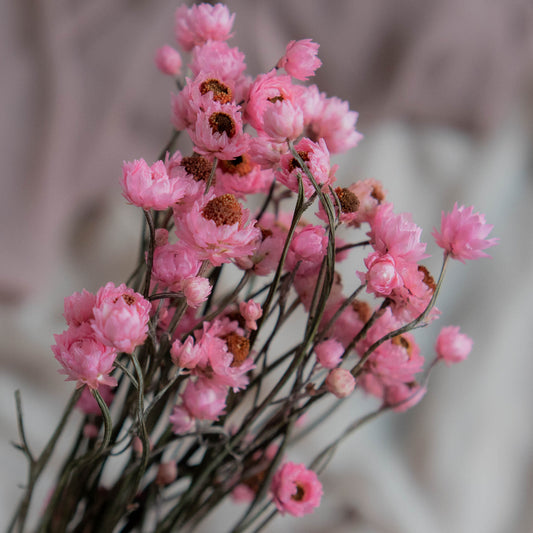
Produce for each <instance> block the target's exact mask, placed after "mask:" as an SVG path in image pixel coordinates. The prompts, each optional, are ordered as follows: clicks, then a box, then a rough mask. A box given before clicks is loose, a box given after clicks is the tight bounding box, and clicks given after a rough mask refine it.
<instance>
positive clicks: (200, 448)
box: [11, 4, 496, 533]
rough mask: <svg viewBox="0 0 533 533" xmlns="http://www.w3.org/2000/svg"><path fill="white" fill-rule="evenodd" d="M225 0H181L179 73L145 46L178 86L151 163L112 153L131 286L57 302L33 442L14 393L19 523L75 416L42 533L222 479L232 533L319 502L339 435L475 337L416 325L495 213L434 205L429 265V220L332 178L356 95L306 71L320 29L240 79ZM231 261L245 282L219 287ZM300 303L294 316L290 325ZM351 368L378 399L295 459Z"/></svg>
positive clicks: (155, 514) (190, 524) (212, 491)
mask: <svg viewBox="0 0 533 533" xmlns="http://www.w3.org/2000/svg"><path fill="white" fill-rule="evenodd" d="M234 18H235V15H234V14H231V13H230V12H229V10H228V9H227V8H226V7H225V6H223V5H221V4H216V5H210V4H201V5H195V6H193V7H191V8H188V7H186V6H181V7H180V8H178V10H177V12H176V23H175V33H176V39H177V42H178V44H179V45H180V46H181V48H182V51H183V52H184V53H187V54H188V63H187V68H188V70H187V73H188V77H186V78H184V79H182V78H181V74H182V68H183V63H184V61H183V60H182V55H181V54H180V53H179V52H178V51H177V50H175V49H173V48H172V47H170V46H164V47H162V48H161V49H159V50H158V51H157V54H156V57H155V61H156V65H157V66H158V68H159V69H160V71H161V72H163V73H164V74H167V75H169V76H172V77H173V78H175V80H176V82H177V85H178V92H177V93H176V94H175V95H174V96H173V98H172V109H171V119H172V123H173V125H174V127H175V132H174V134H173V136H172V139H171V141H170V143H169V144H168V145H167V147H166V148H165V149H164V150H163V152H162V155H161V157H160V158H159V159H158V160H157V161H156V162H155V163H153V164H152V165H149V164H148V163H146V161H145V160H144V159H139V160H136V161H132V162H125V163H124V165H123V169H122V179H121V185H122V191H123V195H124V197H125V198H126V199H127V201H128V202H129V203H131V204H133V205H135V206H138V207H140V208H141V209H142V210H143V214H144V217H145V218H144V224H145V226H144V229H145V231H144V233H143V240H142V249H141V255H140V261H139V264H138V265H137V267H136V268H135V270H134V272H133V274H132V276H131V277H130V279H129V280H128V282H127V283H126V284H120V285H118V286H116V285H115V284H114V283H111V282H109V283H107V284H106V285H104V286H103V287H102V288H101V289H99V290H98V291H97V293H96V294H92V293H90V292H88V291H86V290H83V291H82V292H80V293H74V294H73V295H71V296H69V297H68V298H66V299H65V311H64V317H65V320H66V324H67V329H66V330H65V331H64V332H63V333H61V334H58V335H56V336H55V345H54V346H52V351H53V353H54V355H55V357H56V359H57V361H58V362H59V364H60V365H61V370H60V372H61V373H63V374H65V375H66V376H67V379H68V380H72V381H74V382H76V390H75V392H74V393H73V396H72V398H71V400H70V402H69V404H68V406H67V408H66V410H65V412H64V415H63V417H62V419H61V421H60V423H59V425H58V427H57V429H56V431H55V432H54V433H53V435H52V437H51V439H50V441H49V443H48V445H47V447H46V448H45V450H44V451H43V452H42V453H41V455H39V456H38V457H34V456H33V455H32V453H31V452H30V447H29V446H28V444H27V440H26V436H25V431H24V427H23V423H22V411H21V405H20V397H19V396H18V395H17V407H18V413H19V422H20V424H19V425H20V433H21V436H20V437H21V439H20V448H21V450H22V451H23V452H24V453H25V454H26V456H27V458H28V460H29V478H28V485H27V486H26V489H25V494H24V496H23V499H22V501H21V504H20V506H19V507H18V509H17V510H16V513H15V516H14V518H13V521H12V524H11V530H18V531H23V530H24V527H25V523H26V517H27V514H28V509H29V507H30V503H31V498H32V492H33V488H34V486H35V483H36V482H37V479H38V478H39V476H40V474H41V472H42V470H43V468H44V466H45V465H46V464H47V462H48V460H49V458H50V455H51V453H52V450H53V449H54V446H55V444H56V442H57V439H58V437H59V435H60V434H61V432H62V430H63V428H64V426H65V424H66V423H67V419H68V417H69V414H70V412H71V411H72V409H73V408H74V407H77V408H78V409H80V410H81V411H82V412H83V415H84V418H83V424H82V426H81V428H80V430H79V435H78V438H77V439H76V441H75V442H74V444H73V447H72V451H71V453H70V454H69V456H68V457H66V458H65V460H64V464H63V466H62V468H61V470H60V472H59V473H58V477H57V483H56V485H55V486H54V487H53V488H52V489H51V492H50V497H49V501H48V503H47V504H46V506H45V507H44V511H43V512H42V515H41V516H40V518H39V531H53V532H61V531H76V532H85V531H103V532H107V531H123V532H126V531H146V530H149V531H155V532H157V533H167V532H170V531H187V530H192V529H194V527H195V526H196V525H197V524H198V523H199V522H200V521H201V520H202V519H203V518H204V517H205V516H206V515H207V514H208V513H209V512H211V511H213V510H214V509H215V508H216V507H217V505H218V504H219V503H220V502H222V501H223V500H224V499H225V498H227V497H228V496H232V497H233V499H234V500H235V502H237V503H236V505H237V504H240V505H243V506H244V508H243V510H242V513H241V514H240V515H239V514H238V513H237V515H236V517H237V518H236V521H235V524H229V525H228V530H231V531H234V532H240V531H245V530H250V529H254V530H257V529H260V528H261V527H263V526H264V525H266V524H267V523H268V521H269V520H270V519H272V517H273V516H274V515H275V514H276V513H277V512H279V513H281V514H285V513H288V514H290V515H293V516H302V515H304V514H307V513H310V512H313V511H314V509H315V508H316V507H318V506H319V505H320V501H321V498H322V495H323V490H322V485H321V483H320V481H319V476H318V475H319V474H320V472H321V471H322V469H323V468H324V467H325V465H326V463H327V461H328V459H329V457H330V456H331V452H332V451H334V449H335V448H336V447H337V445H338V444H339V442H340V441H341V440H343V439H345V438H346V436H348V435H349V434H350V433H352V432H353V431H355V430H356V429H357V428H358V427H360V426H361V425H362V423H364V422H366V421H368V420H370V419H372V418H374V417H375V416H377V415H378V414H381V413H383V412H385V411H388V410H394V411H403V410H406V409H408V408H409V407H411V406H413V405H415V404H416V403H417V402H418V401H419V400H420V399H421V398H422V397H423V395H424V393H425V391H426V378H427V375H428V372H429V370H430V369H431V368H433V367H434V365H435V363H437V362H438V361H439V360H443V361H444V362H445V363H447V364H451V363H455V362H458V361H461V360H463V359H464V358H465V357H466V356H467V355H468V353H469V351H470V350H471V347H472V341H471V340H470V339H469V338H468V337H467V336H466V335H464V334H462V333H459V328H458V327H454V326H449V327H445V328H443V330H442V332H441V334H440V335H439V337H438V340H437V343H436V356H435V359H434V360H433V362H432V363H430V364H429V365H425V359H424V357H423V355H422V354H421V353H420V349H419V347H418V345H417V343H416V341H415V338H414V336H413V334H412V333H411V331H412V330H415V329H416V328H419V327H421V326H424V325H426V324H428V323H430V322H433V321H434V320H436V319H437V318H438V315H439V312H438V310H437V308H436V307H435V301H436V298H437V295H438V293H439V290H440V288H441V284H442V281H443V276H444V271H445V267H446V264H447V262H448V260H449V259H450V258H451V259H457V260H459V261H463V262H464V261H466V260H469V259H477V258H479V257H483V256H485V255H486V254H485V252H484V250H485V249H486V248H488V247H490V246H492V245H494V244H495V243H496V239H487V236H488V234H489V232H490V230H491V229H492V226H490V225H488V224H486V222H485V219H484V217H483V215H480V214H478V213H474V212H473V208H471V207H469V208H466V207H463V206H461V207H458V206H457V204H456V205H455V206H454V208H453V210H452V212H451V213H449V214H443V215H442V223H441V228H440V230H435V231H434V233H433V235H434V237H435V241H436V244H437V245H438V246H440V247H441V248H442V249H443V250H444V254H443V257H444V260H443V266H442V270H441V273H440V275H439V276H438V278H437V281H435V280H434V279H433V277H432V275H431V274H430V273H429V271H428V269H427V268H426V267H424V266H423V265H422V264H421V261H423V260H424V259H425V258H427V257H428V256H427V254H426V244H425V243H423V242H421V240H420V238H421V232H422V230H421V229H420V228H419V227H418V226H417V225H416V224H415V223H414V222H413V221H412V219H411V215H409V214H405V213H403V214H396V213H395V212H394V207H393V204H392V203H391V202H390V201H389V200H388V199H387V197H386V194H385V192H384V190H383V187H382V186H381V184H380V183H379V182H378V181H376V180H373V179H366V180H362V181H356V182H355V183H353V184H352V185H350V186H349V187H338V186H335V181H336V178H335V173H336V170H337V167H336V165H333V164H331V161H330V154H338V153H342V152H345V151H346V150H348V149H350V148H353V147H355V146H356V145H357V144H358V142H359V140H360V139H361V137H362V136H361V135H360V134H359V133H358V132H357V131H356V129H355V126H356V121H357V113H355V112H354V111H350V109H349V106H348V103H347V102H344V101H341V100H339V99H338V98H335V97H329V96H327V95H326V94H324V93H321V92H320V91H319V89H318V88H317V87H316V86H315V85H305V84H303V83H300V82H299V81H297V80H300V81H302V82H303V81H305V80H307V79H308V78H310V77H312V76H313V75H314V73H315V71H316V69H317V68H319V67H320V65H321V61H320V60H319V59H318V56H317V52H318V44H316V43H314V42H312V41H311V40H310V39H305V40H301V41H291V42H290V43H289V44H288V45H287V48H286V52H285V55H284V56H283V57H282V58H281V59H279V61H278V62H277V64H276V67H275V68H273V69H272V70H271V71H269V72H267V73H264V74H260V75H258V76H256V77H255V78H252V77H250V76H249V75H247V74H245V71H246V65H245V63H244V59H245V56H244V54H243V53H242V52H241V51H240V50H238V49H237V48H231V47H230V46H229V45H228V43H227V41H228V40H229V39H230V37H231V36H232V27H233V22H234ZM283 71H284V72H283ZM179 135H181V136H184V137H187V138H188V140H189V142H190V143H192V146H193V149H192V150H191V152H190V153H188V154H187V155H184V154H182V153H181V152H180V151H176V150H175V146H176V142H177V141H178V136H179ZM182 138H183V137H182ZM251 195H254V197H255V199H256V200H257V198H258V197H259V198H262V199H261V202H260V203H257V202H256V203H257V205H260V207H259V208H258V209H254V210H252V208H251V207H249V208H246V207H245V206H246V202H247V200H248V199H249V197H250V196H251ZM258 195H261V196H258ZM287 206H289V207H287ZM304 214H305V215H306V216H307V217H308V218H307V219H304ZM309 219H312V220H314V222H310V221H309ZM337 232H342V235H343V238H340V237H339V236H338V235H337ZM352 254H359V256H360V258H361V259H363V260H364V267H365V268H364V270H362V271H359V272H356V271H355V268H354V271H353V278H354V280H355V281H356V283H357V288H356V289H355V290H354V291H353V292H352V293H351V294H349V295H346V294H345V293H344V291H343V285H342V282H341V279H340V276H339V274H338V273H337V272H336V265H337V263H338V262H341V261H348V260H350V259H352V258H353V256H352ZM231 272H233V277H234V278H235V279H237V277H236V276H235V274H236V273H239V275H238V277H240V280H239V281H237V282H236V283H235V286H234V287H233V288H232V289H231V290H229V291H227V292H224V291H223V290H222V289H221V285H222V283H221V281H220V280H221V279H222V274H224V275H225V276H227V274H228V273H231ZM298 312H300V313H302V312H303V313H305V327H304V328H303V330H302V331H298V330H295V329H294V327H293V326H291V324H292V323H293V321H294V317H295V314H296V313H298ZM287 331H289V332H290V335H287V334H286V333H284V332H287ZM280 335H285V337H284V339H285V342H284V343H279V342H276V341H277V339H278V338H279V336H280ZM288 337H290V339H291V342H293V344H292V345H286V344H287V340H286V339H287V338H288ZM280 345H281V346H282V349H280V347H279V346H280ZM356 386H357V388H358V389H362V391H364V392H365V393H367V394H370V395H372V396H375V397H376V398H378V399H379V407H378V409H377V410H376V411H374V412H373V413H370V414H369V415H367V416H365V417H364V418H363V419H358V420H349V421H348V426H347V427H346V429H345V430H344V431H343V432H342V433H341V434H340V435H339V436H337V437H336V438H335V439H333V440H332V443H331V445H330V446H329V447H328V448H326V449H325V450H322V451H321V452H320V453H319V454H317V456H316V458H315V459H314V460H313V461H312V462H311V464H310V465H308V466H306V465H304V464H296V463H294V462H291V461H290V460H288V459H289V457H290V455H291V448H290V446H291V444H292V443H293V441H294V440H296V439H300V438H302V437H304V436H305V435H306V434H307V433H310V432H311V431H312V430H313V429H314V428H315V427H316V426H317V425H318V424H319V423H320V422H321V420H323V419H324V418H325V417H327V416H328V413H330V412H331V410H332V409H335V408H336V407H337V406H338V405H339V404H340V402H342V401H344V399H345V398H347V397H349V396H351V395H352V393H353V391H354V388H355V387H356ZM352 400H354V396H352V397H351V398H349V399H348V400H346V401H352ZM324 405H325V406H327V410H324V408H323V406H324ZM315 413H316V414H315ZM304 414H308V416H307V419H308V422H307V426H306V425H302V423H301V422H298V421H299V420H300V419H301V417H302V415H304Z"/></svg>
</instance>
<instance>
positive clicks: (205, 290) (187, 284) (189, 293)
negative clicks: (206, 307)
mask: <svg viewBox="0 0 533 533" xmlns="http://www.w3.org/2000/svg"><path fill="white" fill-rule="evenodd" d="M181 288H182V291H183V295H184V296H185V298H186V299H187V305H189V306H190V307H198V306H199V305H200V304H201V303H203V302H205V301H206V300H207V298H208V297H209V295H210V294H211V284H210V283H209V280H208V279H207V278H204V277H202V276H198V277H193V278H187V279H185V280H183V282H182V283H181Z"/></svg>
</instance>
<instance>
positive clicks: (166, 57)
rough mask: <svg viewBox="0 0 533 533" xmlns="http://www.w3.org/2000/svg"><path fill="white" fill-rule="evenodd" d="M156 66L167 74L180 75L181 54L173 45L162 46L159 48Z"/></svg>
mask: <svg viewBox="0 0 533 533" xmlns="http://www.w3.org/2000/svg"><path fill="white" fill-rule="evenodd" d="M154 61H155V64H156V67H157V68H158V69H159V70H160V71H161V72H162V73H163V74H166V75H167V76H178V75H179V74H180V72H181V65H182V60H181V55H180V53H179V52H178V51H177V50H176V49H175V48H172V46H168V45H167V44H166V45H165V46H162V47H161V48H158V49H157V52H156V54H155V58H154Z"/></svg>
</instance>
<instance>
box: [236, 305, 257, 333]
mask: <svg viewBox="0 0 533 533" xmlns="http://www.w3.org/2000/svg"><path fill="white" fill-rule="evenodd" d="M239 311H240V312H241V315H242V317H243V318H244V320H246V327H247V328H248V329H252V330H256V329H257V322H256V321H257V320H259V319H260V318H261V317H262V316H263V310H262V309H261V306H260V305H259V304H258V303H257V302H255V301H254V300H248V301H247V302H241V303H240V304H239Z"/></svg>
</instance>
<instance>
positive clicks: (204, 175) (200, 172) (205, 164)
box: [180, 154, 213, 181]
mask: <svg viewBox="0 0 533 533" xmlns="http://www.w3.org/2000/svg"><path fill="white" fill-rule="evenodd" d="M180 165H181V166H182V167H183V168H184V169H185V171H186V172H187V174H190V175H191V176H192V177H193V178H194V179H195V181H207V180H208V179H209V175H210V174H211V168H212V166H213V164H212V163H210V162H209V161H208V160H207V159H206V158H205V157H202V156H201V155H199V154H194V155H192V156H190V157H184V158H183V159H182V160H181V163H180Z"/></svg>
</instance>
